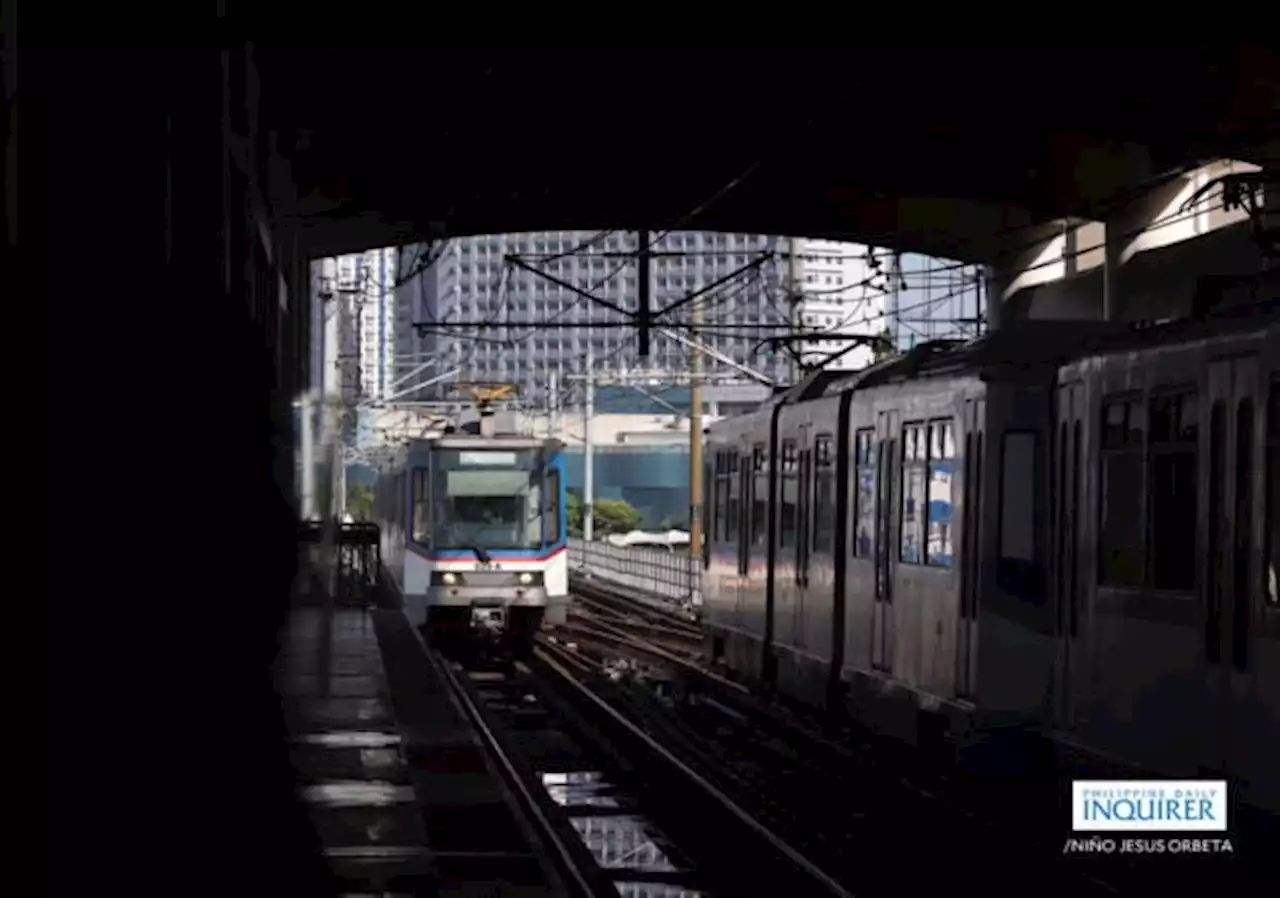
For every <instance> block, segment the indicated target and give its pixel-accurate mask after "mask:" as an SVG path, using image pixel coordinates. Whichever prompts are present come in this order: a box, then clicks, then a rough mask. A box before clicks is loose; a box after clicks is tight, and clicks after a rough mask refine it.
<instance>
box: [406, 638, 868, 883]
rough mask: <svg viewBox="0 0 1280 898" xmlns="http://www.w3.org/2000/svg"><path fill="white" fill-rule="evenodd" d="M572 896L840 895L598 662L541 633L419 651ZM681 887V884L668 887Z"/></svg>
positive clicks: (821, 873)
mask: <svg viewBox="0 0 1280 898" xmlns="http://www.w3.org/2000/svg"><path fill="white" fill-rule="evenodd" d="M423 650H424V651H425V652H427V653H428V655H429V656H430V658H431V659H432V663H433V664H434V665H436V666H437V668H438V670H439V672H440V674H441V677H442V679H443V680H444V681H445V682H446V683H447V684H448V686H449V688H450V690H451V691H452V692H453V693H454V694H455V695H456V697H457V699H458V702H459V703H460V704H461V705H462V707H463V708H464V709H465V711H466V713H467V715H468V717H469V718H470V720H471V722H472V724H473V725H474V726H475V728H476V730H477V732H478V733H479V734H480V735H481V738H482V740H483V742H484V744H485V747H486V750H487V751H488V752H489V754H490V755H491V757H492V758H493V759H494V762H495V765H496V766H497V768H498V769H499V770H500V771H501V772H502V774H503V776H504V777H505V778H506V780H507V781H508V785H509V788H510V792H511V793H512V795H513V796H515V797H516V798H517V799H518V800H519V802H520V803H521V805H522V808H523V811H524V812H525V816H526V818H527V820H528V821H529V822H530V825H531V826H532V827H533V828H534V829H535V830H536V831H537V836H538V839H539V840H540V841H542V842H543V843H544V844H545V845H546V847H547V855H548V856H549V857H551V858H552V859H553V860H554V862H555V866H556V870H557V872H558V874H559V879H560V880H561V882H562V883H563V886H564V891H565V892H566V893H567V894H570V895H574V896H605V895H609V896H614V895H619V894H623V895H631V894H637V895H638V894H644V895H658V894H684V895H686V896H694V895H723V896H727V895H745V894H758V893H759V884H760V883H761V882H769V883H771V890H772V889H775V888H776V889H779V890H781V891H779V892H778V894H795V895H813V896H823V895H829V896H847V895H848V894H849V893H848V892H846V891H845V890H844V889H842V888H841V887H840V886H839V885H838V884H837V883H836V882H835V881H834V880H832V879H830V878H829V877H827V876H826V874H824V873H823V872H822V871H821V870H820V869H819V868H818V867H817V866H816V865H814V864H813V863H812V862H811V861H810V860H809V859H808V858H806V857H805V856H804V855H803V854H802V853H800V852H799V851H797V850H796V849H795V848H794V847H793V846H791V845H790V844H789V843H787V842H786V841H785V839H783V838H782V837H780V836H779V835H778V834H777V833H775V832H773V831H772V830H771V829H770V828H769V827H768V826H767V825H765V824H763V823H761V822H760V821H759V820H758V819H757V818H756V817H755V816H754V815H752V814H751V813H749V812H748V811H746V810H744V809H743V808H742V807H740V806H739V805H737V804H736V803H735V802H734V800H733V799H731V798H730V797H729V796H727V795H726V794H724V793H723V792H722V791H721V790H720V789H719V788H718V787H717V786H716V785H715V784H713V783H711V782H710V781H708V780H707V779H706V778H704V777H703V776H702V775H701V774H700V773H699V772H697V771H696V770H694V769H693V768H691V767H689V766H688V765H687V764H685V763H684V762H683V761H682V760H681V759H680V758H678V757H677V756H676V755H675V754H674V753H672V752H671V751H670V750H668V748H667V747H665V746H664V745H662V744H660V743H659V742H658V741H657V740H656V739H654V738H653V737H652V736H651V735H649V734H648V733H646V732H644V731H643V730H642V729H641V728H640V727H638V726H636V724H635V723H633V722H632V721H631V720H630V719H628V717H627V716H626V715H624V714H623V713H621V712H619V711H618V710H617V709H616V708H615V707H614V700H613V698H612V697H605V696H602V695H601V691H600V690H601V688H602V685H604V686H607V685H608V683H607V679H605V678H604V677H602V668H601V667H600V666H599V665H597V664H594V663H593V662H589V661H586V660H584V659H582V658H580V657H577V656H575V655H574V654H573V653H572V652H569V651H566V650H564V649H563V648H562V647H560V646H558V645H556V644H555V643H554V642H551V641H544V642H543V643H542V644H540V645H539V646H538V648H537V650H536V651H535V653H534V655H533V657H532V658H531V659H530V660H529V661H528V663H527V664H524V663H517V664H515V665H510V666H507V667H505V668H496V669H494V668H488V669H484V668H474V667H467V666H464V665H462V664H460V663H458V662H456V661H453V660H450V659H448V658H445V657H443V656H441V655H439V654H437V653H435V652H434V651H433V650H430V649H426V648H425V647H424V649H423ZM672 890H678V891H672Z"/></svg>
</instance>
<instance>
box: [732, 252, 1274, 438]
mask: <svg viewBox="0 0 1280 898" xmlns="http://www.w3.org/2000/svg"><path fill="white" fill-rule="evenodd" d="M1274 282H1275V275H1274V274H1272V275H1270V276H1268V277H1264V278H1262V279H1258V280H1255V281H1252V282H1250V283H1251V285H1254V286H1262V285H1268V286H1266V287H1263V291H1264V292H1262V293H1258V292H1257V290H1256V289H1255V290H1253V292H1252V293H1251V299H1249V300H1247V301H1245V302H1243V303H1230V304H1224V305H1223V306H1221V307H1219V308H1217V309H1215V310H1214V311H1213V312H1211V313H1208V314H1205V315H1201V316H1198V317H1194V318H1178V319H1174V320H1172V321H1167V322H1159V323H1154V324H1152V323H1144V322H1102V321H1063V320H1058V321H1051V320H1034V321H1017V322H1013V323H1011V324H1009V325H1008V326H1007V327H1004V328H1001V329H999V330H995V331H992V332H989V333H987V334H984V335H983V336H981V337H977V338H975V339H972V340H930V341H928V342H925V343H921V344H919V345H917V346H915V347H913V348H912V349H910V350H908V351H907V352H905V353H903V354H902V355H899V356H895V357H893V358H891V359H885V360H884V361H881V362H876V363H874V364H872V365H869V366H868V367H866V368H863V369H861V370H859V371H854V372H844V371H840V372H832V371H824V370H818V371H814V372H811V373H810V374H809V375H807V376H806V377H805V378H804V379H803V380H801V381H800V382H799V383H797V384H794V385H792V386H791V387H788V388H785V389H782V390H779V391H778V392H777V393H776V394H775V395H774V396H772V397H771V398H769V399H767V400H766V401H764V402H762V403H761V404H760V406H759V407H758V408H757V409H756V410H755V411H753V412H751V413H750V414H751V415H755V414H766V413H768V412H769V411H770V410H772V409H773V408H776V407H777V406H779V405H794V404H796V403H800V402H805V401H807V400H810V399H817V398H819V397H824V396H838V395H840V394H842V393H845V392H848V391H856V390H865V389H869V388H871V387H876V386H882V385H885V384H892V383H904V382H909V381H915V380H920V379H923V378H935V377H955V376H966V375H967V376H973V377H992V376H997V374H998V372H1001V371H1005V372H1007V371H1011V370H1024V371H1025V370H1033V369H1040V370H1044V369H1046V368H1055V369H1056V368H1060V367H1062V366H1063V365H1068V364H1070V363H1072V362H1074V361H1077V360H1079V359H1082V358H1086V357H1089V356H1096V355H1103V354H1107V353H1114V352H1133V351H1138V350H1142V349H1150V348H1153V347H1156V346H1160V345H1164V344H1176V343H1181V342H1189V341H1193V340H1202V339H1209V338H1212V337H1215V336H1222V335H1226V334H1230V333H1243V332H1249V331H1256V330H1260V329H1265V328H1267V327H1275V326H1277V323H1278V322H1280V296H1275V295H1272V293H1273V292H1275V291H1274Z"/></svg>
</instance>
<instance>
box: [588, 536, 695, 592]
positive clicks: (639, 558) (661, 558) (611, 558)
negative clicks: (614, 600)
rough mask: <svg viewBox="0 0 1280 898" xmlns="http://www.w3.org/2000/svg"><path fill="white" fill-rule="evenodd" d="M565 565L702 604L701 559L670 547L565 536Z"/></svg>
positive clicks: (611, 580)
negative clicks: (596, 540) (625, 544)
mask: <svg viewBox="0 0 1280 898" xmlns="http://www.w3.org/2000/svg"><path fill="white" fill-rule="evenodd" d="M569 566H570V568H572V569H573V571H574V573H575V574H577V575H578V576H583V577H595V578H599V579H601V580H606V581H609V582H612V583H617V584H618V585H620V586H629V587H631V588H633V589H638V590H642V591H644V592H649V593H653V594H655V595H658V596H661V597H663V598H665V599H671V600H673V601H676V602H689V603H691V604H693V605H701V604H702V560H701V559H700V558H691V557H689V556H688V555H686V554H683V553H681V552H673V551H671V550H670V549H659V548H649V547H647V546H644V547H642V546H615V545H613V544H611V543H603V542H592V543H588V542H585V541H583V540H581V539H572V538H571V539H570V540H569Z"/></svg>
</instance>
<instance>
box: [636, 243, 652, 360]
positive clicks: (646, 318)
mask: <svg viewBox="0 0 1280 898" xmlns="http://www.w3.org/2000/svg"><path fill="white" fill-rule="evenodd" d="M636 251H637V253H638V255H637V256H636V267H637V271H636V277H637V279H638V285H639V288H640V289H639V292H638V293H637V294H636V329H637V330H638V331H639V334H640V358H642V359H647V358H649V328H650V325H651V324H652V320H653V316H652V309H651V303H650V297H651V294H650V288H651V286H652V285H651V284H650V277H649V261H650V256H649V232H648V231H647V230H641V231H637V232H636Z"/></svg>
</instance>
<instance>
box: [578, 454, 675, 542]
mask: <svg viewBox="0 0 1280 898" xmlns="http://www.w3.org/2000/svg"><path fill="white" fill-rule="evenodd" d="M583 470H584V465H583V458H582V450H581V449H568V450H566V452H565V483H566V484H567V485H568V487H569V489H571V490H574V491H576V492H577V493H579V494H581V493H582V486H583ZM594 486H595V495H596V498H597V499H622V500H625V501H626V502H628V503H629V504H631V505H632V506H634V507H635V508H636V509H637V510H638V511H639V512H640V513H641V514H643V515H644V525H643V526H644V527H646V528H656V527H657V526H658V525H659V524H660V523H661V522H662V519H663V518H667V517H670V518H674V519H675V520H677V521H680V522H684V521H686V520H687V519H688V517H689V450H687V449H685V448H683V447H673V448H666V447H656V446H644V447H640V446H627V447H618V446H610V447H601V448H599V449H596V450H595V484H594Z"/></svg>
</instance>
